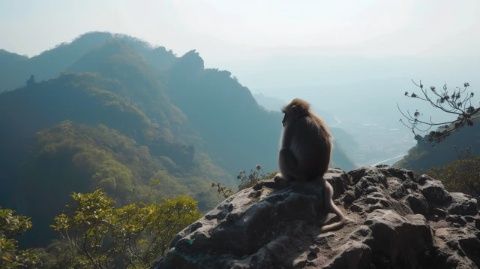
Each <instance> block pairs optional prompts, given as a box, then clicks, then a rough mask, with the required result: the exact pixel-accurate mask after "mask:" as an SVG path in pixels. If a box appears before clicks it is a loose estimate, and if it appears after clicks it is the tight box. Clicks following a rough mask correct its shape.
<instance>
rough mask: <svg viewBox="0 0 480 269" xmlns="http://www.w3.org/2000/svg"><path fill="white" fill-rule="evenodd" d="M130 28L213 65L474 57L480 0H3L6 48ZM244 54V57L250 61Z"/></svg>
mask: <svg viewBox="0 0 480 269" xmlns="http://www.w3.org/2000/svg"><path fill="white" fill-rule="evenodd" d="M95 30H104V31H111V32H117V33H125V34H129V35H133V36H135V37H138V38H140V39H144V40H146V41H148V42H150V43H152V44H155V45H163V46H166V47H168V48H170V49H172V50H174V51H175V52H177V53H180V54H181V53H183V52H185V51H187V50H190V49H197V50H198V51H199V52H200V53H201V54H202V55H204V58H206V61H207V62H212V63H216V62H219V63H222V62H228V61H229V59H230V58H231V59H232V60H234V61H239V60H241V59H244V58H245V56H247V55H250V57H254V58H256V57H262V56H263V57H265V55H268V54H272V53H275V52H279V53H282V51H285V50H293V49H298V50H300V51H303V52H305V51H306V52H314V53H319V54H327V55H335V54H342V55H346V54H352V55H361V56H375V57H378V56H398V55H400V56H402V55H417V54H432V55H442V54H471V53H477V52H478V51H477V50H476V48H478V46H479V45H480V1H478V0H460V1H452V0H422V1H418V0H398V1H393V0H338V1H324V0H297V1H287V0H261V1H259V0H242V1H231V0H155V1H154V0H152V1H148V0H144V1H139V0H130V1H126V0H102V1H98V0H81V1H80V0H78V1H75V0H29V1H26V0H0V48H4V49H6V50H9V51H14V52H17V53H20V54H26V55H30V56H31V55H35V54H38V53H39V52H41V51H43V50H45V49H48V48H51V47H53V46H55V45H57V44H58V43H60V42H65V41H70V40H72V39H73V38H75V37H77V36H78V35H80V34H82V33H85V32H88V31H95ZM250 57H247V58H250Z"/></svg>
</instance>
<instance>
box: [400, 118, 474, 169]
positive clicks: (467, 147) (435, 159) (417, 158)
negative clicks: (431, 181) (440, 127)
mask: <svg viewBox="0 0 480 269" xmlns="http://www.w3.org/2000/svg"><path fill="white" fill-rule="evenodd" d="M479 155H480V120H478V118H477V120H476V121H475V124H474V125H473V126H465V127H462V128H460V129H458V130H456V131H455V132H453V133H452V134H450V135H449V136H447V137H446V138H445V139H444V140H442V141H440V142H439V143H434V142H429V141H428V138H427V137H424V138H422V139H418V140H417V144H416V145H415V146H414V147H413V148H411V149H410V150H409V151H408V154H407V155H406V156H405V157H404V158H403V159H402V160H400V161H398V162H397V163H396V164H395V166H397V167H404V168H407V169H412V170H416V171H421V172H425V171H427V170H429V169H431V168H434V167H441V166H443V165H446V164H448V163H450V162H452V161H455V160H458V159H463V158H465V157H469V156H479Z"/></svg>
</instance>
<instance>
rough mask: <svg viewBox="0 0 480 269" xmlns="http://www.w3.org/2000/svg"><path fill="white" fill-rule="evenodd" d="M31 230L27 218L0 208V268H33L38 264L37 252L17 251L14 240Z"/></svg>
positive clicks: (31, 250)
mask: <svg viewBox="0 0 480 269" xmlns="http://www.w3.org/2000/svg"><path fill="white" fill-rule="evenodd" d="M30 228H32V222H31V221H30V219H29V218H28V217H25V216H21V215H16V214H15V211H13V210H11V209H6V208H0V268H2V269H13V268H33V267H35V266H37V265H38V264H39V262H40V259H39V251H38V250H35V249H27V250H19V249H18V242H17V240H15V239H14V237H15V236H18V235H20V234H22V233H24V232H25V231H27V230H29V229H30Z"/></svg>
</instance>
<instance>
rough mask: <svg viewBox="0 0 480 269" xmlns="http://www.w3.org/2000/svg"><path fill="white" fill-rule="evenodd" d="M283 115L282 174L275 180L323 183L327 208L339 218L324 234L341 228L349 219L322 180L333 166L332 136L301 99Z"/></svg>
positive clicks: (285, 108) (325, 227) (326, 227)
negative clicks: (330, 164)
mask: <svg viewBox="0 0 480 269" xmlns="http://www.w3.org/2000/svg"><path fill="white" fill-rule="evenodd" d="M282 112H283V113H284V114H285V115H284V117H283V120H282V124H283V137H282V142H281V143H282V144H281V149H280V153H279V159H278V165H279V168H280V173H279V174H277V175H276V176H275V180H282V181H285V180H286V181H311V180H319V181H321V183H323V184H324V189H325V193H324V195H325V205H326V208H327V209H328V210H329V211H330V210H331V211H333V212H334V213H335V214H336V215H337V216H338V217H339V218H340V221H339V222H336V223H333V224H329V225H324V226H323V227H322V231H329V230H333V229H337V228H340V227H341V226H343V225H344V224H345V223H346V222H348V221H349V219H348V218H346V217H345V215H344V214H343V213H342V212H341V211H340V209H339V208H338V207H337V206H336V205H335V204H334V203H333V200H332V196H333V188H332V185H330V183H328V181H326V180H325V179H324V178H323V175H324V174H325V172H327V169H328V165H329V163H330V155H331V151H332V142H331V137H332V136H331V134H330V132H329V130H328V128H327V126H326V124H325V123H324V122H323V120H322V119H321V118H320V117H318V116H317V115H315V114H314V113H312V112H311V111H310V105H309V104H308V103H307V102H306V101H304V100H302V99H298V98H295V99H293V100H292V101H291V102H290V104H288V105H287V106H285V107H284V108H283V109H282ZM325 215H327V214H325Z"/></svg>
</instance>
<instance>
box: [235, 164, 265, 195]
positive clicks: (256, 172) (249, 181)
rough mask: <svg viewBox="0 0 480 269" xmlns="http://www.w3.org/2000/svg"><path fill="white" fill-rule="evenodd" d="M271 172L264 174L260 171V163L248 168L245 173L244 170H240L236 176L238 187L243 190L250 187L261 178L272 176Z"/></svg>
mask: <svg viewBox="0 0 480 269" xmlns="http://www.w3.org/2000/svg"><path fill="white" fill-rule="evenodd" d="M272 177H273V173H270V174H265V173H264V172H263V171H262V167H261V166H260V165H257V166H255V168H254V169H250V172H249V173H248V174H247V173H246V172H245V171H240V173H239V174H238V176H237V179H238V180H240V183H239V184H238V189H239V190H243V189H246V188H250V187H252V186H254V185H256V184H257V183H258V182H260V181H261V180H265V179H268V178H272Z"/></svg>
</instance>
